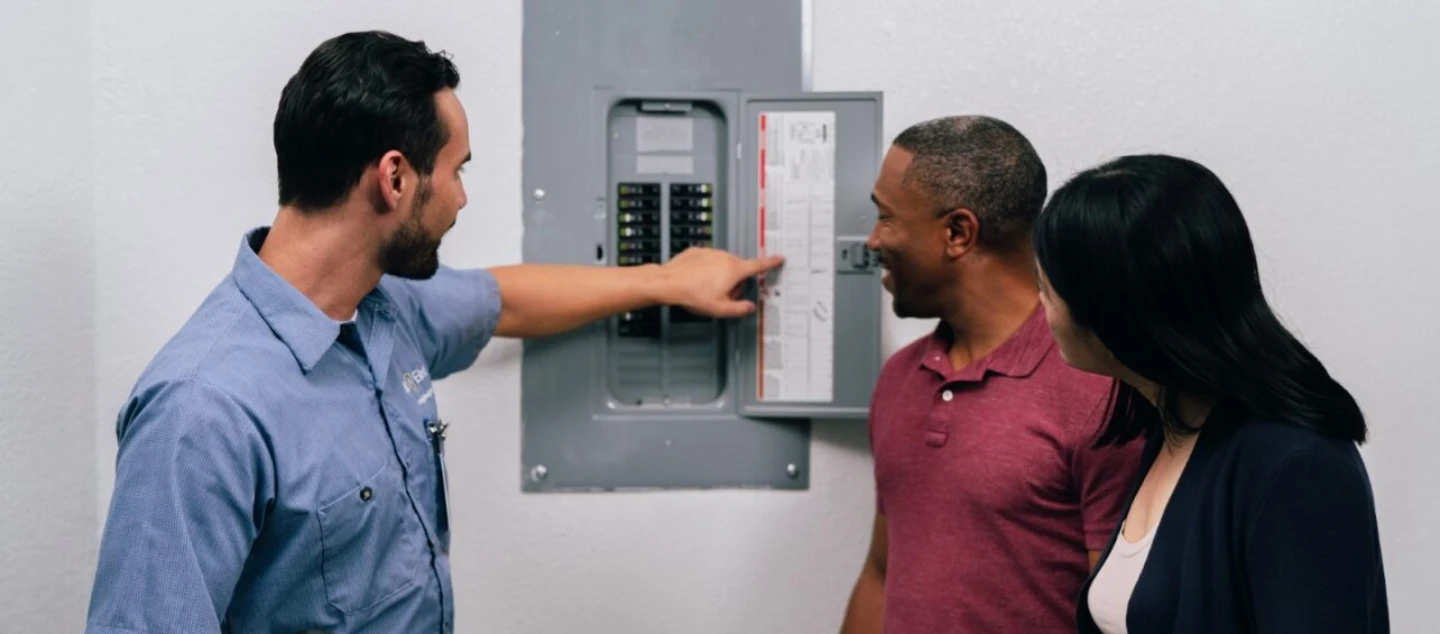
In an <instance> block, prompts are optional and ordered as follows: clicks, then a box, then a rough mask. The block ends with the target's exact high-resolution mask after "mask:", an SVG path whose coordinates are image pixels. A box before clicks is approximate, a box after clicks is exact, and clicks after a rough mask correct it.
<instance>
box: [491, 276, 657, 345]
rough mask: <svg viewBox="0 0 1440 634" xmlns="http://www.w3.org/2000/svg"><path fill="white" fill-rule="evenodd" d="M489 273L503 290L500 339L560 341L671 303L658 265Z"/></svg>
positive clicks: (501, 294) (501, 291)
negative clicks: (558, 336) (587, 327)
mask: <svg viewBox="0 0 1440 634" xmlns="http://www.w3.org/2000/svg"><path fill="white" fill-rule="evenodd" d="M490 271H491V273H493V274H494V275H495V280H496V282H497V283H498V285H499V287H500V303H501V310H500V323H499V325H498V326H497V327H496V329H495V334H496V335H497V336H500V337H521V338H525V337H545V336H550V335H555V334H559V333H562V332H565V331H568V330H571V329H573V328H577V327H580V326H583V325H585V324H588V323H590V322H592V321H596V320H598V319H604V318H605V317H609V316H611V315H615V314H619V313H623V312H627V311H631V310H637V309H640V308H644V307H647V306H653V305H655V304H660V303H664V302H666V301H667V299H668V292H667V291H666V287H667V286H666V285H667V283H668V282H669V280H668V276H667V275H666V273H665V272H664V271H663V270H662V269H661V267H660V266H658V265H653V264H652V265H645V266H632V267H597V266H578V265H558V264H521V265H515V266H503V267H497V268H493V269H491V270H490Z"/></svg>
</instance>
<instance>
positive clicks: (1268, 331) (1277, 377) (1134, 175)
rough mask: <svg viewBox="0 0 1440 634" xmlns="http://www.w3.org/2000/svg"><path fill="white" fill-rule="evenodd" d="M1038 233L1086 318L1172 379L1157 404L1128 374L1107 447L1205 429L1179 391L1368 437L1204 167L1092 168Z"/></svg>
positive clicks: (1059, 286) (1128, 360)
mask: <svg viewBox="0 0 1440 634" xmlns="http://www.w3.org/2000/svg"><path fill="white" fill-rule="evenodd" d="M1034 244H1035V255H1036V257H1037V259H1038V260H1039V264H1040V268H1041V270H1042V271H1043V272H1044V274H1045V276H1046V278H1047V279H1048V280H1049V283H1050V288H1051V289H1052V291H1053V292H1054V294H1056V295H1058V296H1059V298H1060V299H1061V300H1063V301H1064V302H1065V304H1066V305H1067V306H1068V308H1069V312H1070V316H1071V319H1072V320H1073V321H1074V322H1075V324H1076V326H1078V327H1080V328H1083V329H1087V330H1089V331H1091V332H1093V333H1094V334H1095V335H1096V336H1097V337H1098V338H1099V339H1100V341H1101V342H1102V343H1104V344H1105V346H1106V347H1107V348H1109V350H1110V352H1111V353H1112V354H1114V355H1115V358H1116V360H1117V361H1119V362H1120V363H1122V364H1124V366H1125V367H1126V368H1128V369H1130V370H1131V371H1133V372H1135V373H1136V374H1139V375H1140V376H1143V377H1145V378H1146V379H1147V380H1149V381H1153V382H1154V383H1155V384H1156V385H1158V386H1160V390H1161V391H1160V398H1159V399H1157V401H1158V402H1157V406H1158V407H1152V406H1151V405H1150V403H1149V402H1148V401H1147V400H1146V399H1144V398H1143V397H1142V396H1141V395H1140V394H1139V393H1138V392H1137V391H1136V390H1135V389H1134V388H1133V387H1130V386H1128V385H1125V384H1123V383H1122V382H1120V381H1116V387H1115V390H1114V392H1113V393H1112V395H1111V402H1110V412H1109V423H1108V424H1107V425H1106V427H1105V430H1104V432H1103V433H1102V434H1101V436H1100V439H1099V441H1098V442H1099V444H1109V443H1123V442H1126V441H1128V440H1130V439H1133V438H1135V437H1136V436H1138V435H1140V434H1141V433H1142V432H1144V431H1146V430H1149V429H1154V428H1155V426H1156V425H1159V426H1160V427H1161V428H1162V429H1163V430H1164V431H1165V432H1166V434H1167V435H1185V434H1188V433H1192V432H1194V431H1196V428H1194V427H1191V426H1189V425H1188V424H1186V423H1185V422H1184V421H1183V420H1181V418H1180V417H1179V416H1178V415H1177V414H1178V412H1177V411H1176V399H1177V397H1178V395H1179V394H1181V393H1191V394H1194V395H1197V396H1200V397H1202V398H1206V399H1210V400H1211V401H1213V402H1214V403H1215V408H1216V410H1217V411H1218V410H1219V409H1221V408H1224V409H1225V410H1226V411H1236V410H1238V411H1239V412H1242V413H1244V414H1247V415H1250V416H1256V417H1261V418H1265V419H1269V420H1275V421H1280V422H1288V423H1293V424H1298V425H1302V426H1304V427H1308V428H1311V429H1314V430H1316V431H1318V432H1321V433H1324V434H1328V435H1332V436H1338V437H1342V438H1347V439H1350V440H1353V441H1355V442H1364V440H1365V435H1366V428H1365V419H1364V415H1363V414H1362V413H1361V411H1360V407H1359V405H1358V404H1356V402H1355V399H1354V398H1353V397H1352V396H1351V395H1350V393H1349V392H1348V391H1346V389H1345V388H1344V387H1343V386H1341V385H1340V384H1339V383H1338V382H1336V381H1335V379H1333V378H1331V376H1330V374H1329V373H1328V372H1327V371H1326V369H1325V366H1324V365H1323V364H1322V363H1321V362H1320V361H1319V360H1318V359H1316V358H1315V355H1313V354H1311V352H1310V351H1309V350H1308V349H1306V347H1305V346H1304V344H1302V343H1300V341H1298V340H1297V339H1296V338H1295V336H1294V335H1292V334H1291V333H1290V331H1288V330H1287V329H1286V328H1285V326H1284V325H1282V324H1281V323H1280V320H1279V319H1278V318H1277V317H1276V316H1275V313H1274V312H1273V311H1272V310H1271V309H1270V306H1269V304H1268V303H1266V301H1265V296H1264V293H1263V292H1262V291H1261V287H1260V273H1259V267H1258V266H1257V265H1256V258H1255V248H1254V244H1253V243H1252V242H1251V239H1250V230H1249V228H1248V227H1247V226H1246V224H1245V218H1244V216H1242V215H1241V213H1240V207H1239V205H1237V204H1236V203H1235V199H1234V197H1232V196H1231V195H1230V192H1229V190H1227V189H1226V188H1225V185H1224V184H1222V183H1221V182H1220V179H1219V178H1218V177H1216V176H1215V174H1214V173H1212V172H1211V171H1210V170H1208V169H1206V168H1205V167H1204V166H1202V165H1200V164H1199V163H1196V162H1194V161H1190V160H1187V159H1182V158H1177V157H1173V156H1164V155H1143V156H1126V157H1122V158H1119V159H1116V160H1114V161H1111V162H1109V163H1105V164H1103V165H1100V166H1098V167H1094V168H1091V169H1088V170H1085V171H1083V172H1081V173H1079V174H1077V175H1076V176H1075V177H1074V178H1072V179H1070V181H1069V182H1067V183H1065V185H1064V186H1063V187H1061V188H1060V189H1059V190H1058V191H1056V192H1055V194H1054V196H1052V197H1051V199H1050V202H1049V203H1048V204H1047V205H1046V206H1045V209H1044V211H1043V212H1041V214H1040V217H1039V218H1038V219H1037V221H1036V224H1035V231H1034Z"/></svg>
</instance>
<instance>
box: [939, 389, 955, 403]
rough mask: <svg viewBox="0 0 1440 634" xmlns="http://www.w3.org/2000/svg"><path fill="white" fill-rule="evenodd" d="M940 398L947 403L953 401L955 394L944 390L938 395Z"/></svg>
mask: <svg viewBox="0 0 1440 634" xmlns="http://www.w3.org/2000/svg"><path fill="white" fill-rule="evenodd" d="M940 398H941V399H942V400H944V401H945V402H946V403H949V402H950V401H953V400H955V393H954V392H951V391H950V390H945V391H944V392H941V393H940Z"/></svg>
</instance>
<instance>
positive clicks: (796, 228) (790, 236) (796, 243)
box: [756, 112, 835, 403]
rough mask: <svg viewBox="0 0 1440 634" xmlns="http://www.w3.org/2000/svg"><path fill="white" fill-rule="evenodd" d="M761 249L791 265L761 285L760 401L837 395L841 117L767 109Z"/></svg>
mask: <svg viewBox="0 0 1440 634" xmlns="http://www.w3.org/2000/svg"><path fill="white" fill-rule="evenodd" d="M758 158H759V164H760V174H759V177H760V189H759V196H758V202H759V207H760V208H759V220H760V222H759V227H760V232H759V233H760V235H759V244H760V252H761V253H762V254H772V253H774V254H780V255H783V256H785V265H784V266H782V267H780V270H779V271H775V272H773V273H771V274H769V275H767V276H765V278H764V279H763V280H761V285H760V295H759V297H760V301H759V303H758V304H759V322H760V323H759V336H758V337H757V345H758V347H759V350H757V354H756V364H757V366H758V367H757V368H756V369H757V372H756V376H757V377H759V385H757V386H756V395H757V399H758V400H759V401H761V402H769V403H778V402H791V403H828V402H831V401H833V400H834V391H835V380H834V379H835V319H834V306H835V252H834V251H835V113H834V112H762V113H760V139H759V157H758Z"/></svg>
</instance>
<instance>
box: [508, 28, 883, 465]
mask: <svg viewBox="0 0 1440 634" xmlns="http://www.w3.org/2000/svg"><path fill="white" fill-rule="evenodd" d="M562 4H563V5H564V6H565V7H570V8H573V10H570V11H568V12H560V11H559V5H562ZM595 4H596V5H601V6H599V7H598V8H597V7H595V6H592V5H590V4H589V3H584V4H583V5H576V4H568V3H563V2H562V3H557V2H536V1H530V2H527V4H526V32H525V55H526V58H525V63H524V78H525V90H526V92H525V99H524V102H525V106H524V112H525V125H526V135H525V136H526V138H525V175H524V182H525V193H526V210H525V219H526V227H525V244H524V259H525V261H527V262H548V263H571V264H590V265H596V266H621V267H624V266H641V265H650V264H663V263H665V262H668V261H669V260H670V259H671V258H673V257H675V256H676V255H678V254H680V253H682V252H683V251H684V250H686V249H689V248H696V247H714V248H720V249H725V250H727V251H730V252H732V253H735V254H737V255H741V256H744V257H754V256H757V255H761V254H767V253H780V254H783V255H784V256H785V258H786V263H785V265H784V266H783V267H782V268H781V269H779V270H777V271H775V272H772V273H771V274H769V275H766V276H764V279H761V280H758V281H757V283H756V284H754V285H752V288H751V289H750V297H751V299H753V300H754V301H755V302H756V303H757V306H758V308H759V310H757V311H756V313H755V314H753V315H751V316H749V317H746V318H742V319H712V318H709V317H706V316H703V315H698V314H693V313H691V312H689V311H686V310H684V309H682V308H680V307H678V306H656V307H652V308H647V309H643V310H637V311H632V312H628V313H624V314H621V315H617V316H615V317H612V318H609V319H607V320H605V321H603V322H599V323H596V324H592V325H590V326H588V327H585V328H582V329H580V330H577V331H575V332H572V333H567V334H565V335H561V336H558V337H553V338H550V339H546V340H542V341H530V342H526V344H525V352H524V358H523V360H522V423H523V429H522V445H523V446H522V456H521V461H522V473H521V478H522V487H523V488H524V490H526V491H577V490H579V491H613V490H623V489H652V488H712V487H750V488H782V489H785V488H792V489H793V488H804V487H806V486H808V477H809V473H808V455H809V452H808V439H809V429H810V425H811V424H812V422H811V421H812V420H814V419H819V420H831V419H846V418H848V419H857V418H863V417H864V416H865V414H866V413H867V410H868V405H869V398H870V393H871V391H872V390H873V387H874V381H875V378H876V376H877V375H878V372H879V368H880V364H881V356H880V313H881V304H880V298H881V290H880V283H879V271H878V266H877V262H876V261H875V259H874V258H873V256H872V254H870V253H869V252H868V251H867V250H866V249H865V247H864V243H865V238H866V236H867V234H868V233H869V231H870V228H871V225H872V224H873V222H874V213H875V212H874V209H873V206H872V204H871V202H870V196H869V194H870V188H871V186H872V184H873V182H874V180H875V176H876V174H877V173H878V171H879V164H880V157H881V153H882V149H883V148H882V139H881V129H882V119H881V114H882V107H881V103H882V97H881V95H880V94H879V93H875V92H847V93H815V92H806V91H803V90H799V86H798V85H797V84H798V83H799V82H797V81H796V79H797V77H796V75H795V73H794V72H793V71H790V70H785V71H781V70H778V69H777V68H776V67H774V66H772V65H771V64H773V63H775V62H776V61H777V60H783V61H787V62H793V63H794V64H795V66H796V67H798V66H799V63H800V60H799V57H800V56H799V55H798V53H799V51H798V50H797V49H795V48H792V46H791V45H792V44H793V43H794V42H795V41H797V40H798V38H799V37H800V33H799V31H800V29H799V27H800V26H801V24H800V20H799V19H798V18H799V17H800V16H799V15H798V12H799V6H798V5H799V3H798V2H797V3H790V2H770V1H768V0H743V1H739V2H735V3H733V4H727V3H713V6H704V5H710V4H711V3H686V2H683V1H680V0H676V1H675V2H661V3H658V5H657V3H642V2H638V0H599V1H598V2H597V3H595ZM632 4H634V5H636V6H637V7H638V6H639V5H641V4H643V5H644V6H646V7H650V8H651V9H654V8H655V7H656V6H664V7H668V9H666V10H665V11H661V12H659V14H658V16H659V17H657V14H656V13H655V12H653V11H652V12H651V13H649V14H646V13H645V12H638V13H636V14H635V16H641V15H649V16H650V17H649V18H640V17H634V16H632V17H633V18H634V19H626V20H619V19H617V18H616V17H615V15H614V14H613V13H612V11H619V10H622V9H624V8H625V7H627V6H629V5H632ZM622 5H623V6H622ZM537 9H555V10H553V11H551V10H545V11H537ZM607 9H608V10H607ZM732 10H733V11H741V10H753V12H755V13H756V14H758V15H763V16H771V17H773V18H774V19H773V20H771V21H768V22H767V21H765V20H758V21H742V22H736V21H734V20H733V19H729V16H730V15H731V11H732ZM532 14H535V15H538V16H539V18H538V19H537V20H535V21H532V19H531V18H532ZM680 15H685V16H689V17H690V18H693V19H691V20H681V19H679V18H678V17H677V16H680ZM650 20H660V23H656V24H650V25H649V26H648V27H647V26H646V24H642V23H645V22H647V21H650ZM666 20H668V22H666ZM637 21H638V22H637ZM792 27H793V28H794V31H793V32H790V28H792ZM676 29H680V30H682V31H684V30H689V31H692V35H693V36H694V37H693V38H691V39H690V40H689V43H688V44H685V45H681V44H679V43H678V42H680V41H682V39H679V38H677V36H676V34H675V33H674V31H675V30H676ZM557 30H558V31H560V32H568V33H570V34H571V35H572V37H578V38H579V40H580V43H579V44H575V43H573V42H569V41H566V42H563V43H562V41H561V40H560V39H558V38H556V37H554V36H553V35H552V34H553V33H555V32H557ZM617 32H623V33H625V34H626V39H625V41H628V42H630V43H632V44H634V45H636V46H638V48H639V49H640V51H649V52H651V53H661V54H655V55H648V56H645V57H644V59H645V64H646V65H645V66H643V67H635V66H627V65H626V62H627V59H629V61H631V62H634V61H635V60H634V57H635V55H637V54H638V53H637V51H636V50H634V49H629V48H627V49H625V50H624V51H621V50H619V49H616V48H615V47H613V46H611V44H610V42H612V40H611V39H610V36H611V35H613V34H614V33H617ZM747 38H748V39H751V40H754V42H755V44H754V45H753V46H744V45H738V44H735V43H736V42H744V41H747ZM587 42H588V43H589V44H590V45H593V46H596V47H597V50H596V51H589V52H587V51H586V50H585V49H584V48H583V47H584V46H585V45H586V43H587ZM676 47H681V49H676ZM685 47H700V48H701V49H704V50H688V49H685ZM702 53H703V55H702ZM755 56H759V57H760V58H766V56H769V57H768V58H766V61H768V62H770V63H771V64H766V63H757V60H756V59H752V57H755ZM709 86H718V88H709ZM737 86H738V88H737Z"/></svg>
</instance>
